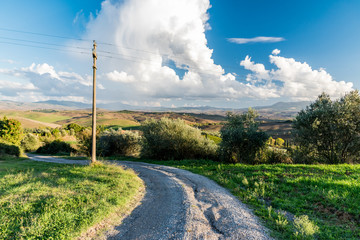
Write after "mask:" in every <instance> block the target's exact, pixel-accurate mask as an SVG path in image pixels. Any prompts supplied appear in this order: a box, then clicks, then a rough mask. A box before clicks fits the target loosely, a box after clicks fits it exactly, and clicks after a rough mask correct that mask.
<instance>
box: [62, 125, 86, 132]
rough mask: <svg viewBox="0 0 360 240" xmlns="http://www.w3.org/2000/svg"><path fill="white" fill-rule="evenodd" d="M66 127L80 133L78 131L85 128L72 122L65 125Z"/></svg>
mask: <svg viewBox="0 0 360 240" xmlns="http://www.w3.org/2000/svg"><path fill="white" fill-rule="evenodd" d="M65 129H67V130H71V129H73V130H74V132H75V133H78V132H80V131H82V130H84V129H85V128H84V127H83V126H80V125H79V124H76V123H70V124H68V125H67V126H66V127H65Z"/></svg>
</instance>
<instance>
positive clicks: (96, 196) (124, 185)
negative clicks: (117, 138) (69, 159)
mask: <svg viewBox="0 0 360 240" xmlns="http://www.w3.org/2000/svg"><path fill="white" fill-rule="evenodd" d="M142 186H143V183H142V181H141V180H140V179H139V178H138V177H137V176H136V175H135V174H134V172H132V171H129V170H123V169H122V168H120V167H118V166H114V165H106V164H103V165H94V166H73V165H61V164H53V163H44V162H34V161H30V160H27V159H26V158H13V157H1V159H0V239H72V238H74V237H76V236H79V234H80V233H81V232H84V231H86V230H87V229H88V228H89V227H91V226H93V225H94V224H97V223H99V222H101V221H102V220H104V218H106V217H108V216H109V215H111V213H113V212H115V211H116V212H118V211H120V212H121V211H126V210H127V208H128V205H129V203H130V201H131V200H132V199H134V197H136V196H137V195H138V190H139V188H141V187H142Z"/></svg>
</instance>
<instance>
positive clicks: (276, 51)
mask: <svg viewBox="0 0 360 240" xmlns="http://www.w3.org/2000/svg"><path fill="white" fill-rule="evenodd" d="M271 54H272V55H279V54H280V50H279V49H277V48H276V49H274V50H273V51H272V53H271Z"/></svg>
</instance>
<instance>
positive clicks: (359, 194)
mask: <svg viewBox="0 0 360 240" xmlns="http://www.w3.org/2000/svg"><path fill="white" fill-rule="evenodd" d="M120 160H127V161H129V160H132V161H142V162H148V163H154V164H161V165H167V166H172V167H177V168H181V169H185V170H189V171H191V172H193V173H196V174H200V175H204V176H206V177H208V178H210V179H212V180H214V181H215V182H217V183H219V184H220V185H221V186H223V187H225V188H227V189H229V190H230V191H231V193H232V194H233V195H234V196H236V197H238V198H239V199H240V200H241V201H242V202H244V203H246V204H248V205H249V206H250V207H251V208H252V209H253V210H254V213H255V214H256V215H257V216H258V217H260V218H261V219H262V220H263V221H264V223H265V225H266V226H267V227H269V228H270V229H271V230H272V235H273V236H274V237H275V238H277V239H329V240H330V239H333V240H337V239H354V240H355V239H359V238H360V207H359V206H360V165H348V164H341V165H323V164H319V165H303V164H260V165H248V164H240V163H236V164H225V163H219V162H215V161H211V160H197V161H194V160H181V161H156V160H146V159H141V160H139V159H133V158H132V159H131V158H130V159H129V158H122V159H120Z"/></svg>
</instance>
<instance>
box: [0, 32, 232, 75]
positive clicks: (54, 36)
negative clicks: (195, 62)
mask: <svg viewBox="0 0 360 240" xmlns="http://www.w3.org/2000/svg"><path fill="white" fill-rule="evenodd" d="M0 30H2V31H8V32H16V33H24V34H31V35H38V36H45V37H53V38H61V39H70V40H77V41H85V42H92V40H89V39H82V38H72V37H66V36H59V35H52V34H45V33H37V32H30V31H22V30H16V29H9V28H1V27H0ZM0 39H6V40H14V41H21V42H28V43H35V44H43V45H49V46H58V47H65V48H73V49H80V50H87V49H88V48H85V47H78V46H66V45H61V44H55V43H48V42H40V41H32V40H24V39H19V38H8V37H0ZM0 43H4V44H11V45H18V46H26V47H34V48H41V49H48V50H56V51H63V52H74V53H80V54H90V53H88V52H79V51H72V50H67V49H58V48H50V47H44V46H35V45H29V44H20V43H13V42H5V41H0ZM97 44H100V45H108V46H113V47H119V48H125V49H130V50H133V51H138V52H144V53H149V54H154V55H156V56H160V57H167V58H168V59H169V60H172V61H174V60H179V61H182V62H186V59H183V58H179V57H176V56H174V55H168V54H160V53H158V52H157V53H156V52H151V51H147V50H142V49H136V48H131V47H125V46H120V45H117V44H114V43H106V42H98V43H97ZM98 52H99V53H105V54H108V55H101V56H103V57H106V58H112V59H120V60H127V61H132V62H141V61H138V60H143V61H147V62H150V63H151V62H153V63H155V62H154V61H153V60H151V59H147V58H142V57H138V56H130V55H125V54H121V53H114V52H109V51H98ZM109 55H110V56H109ZM114 55H116V56H122V57H114ZM129 58H131V59H129ZM134 59H135V60H134ZM221 67H227V68H232V69H234V67H233V66H225V65H221ZM191 69H193V70H196V71H197V72H199V73H201V72H202V73H205V74H206V73H209V72H208V71H206V72H205V71H204V70H201V69H199V68H197V67H191V66H188V67H187V68H185V69H183V70H187V71H189V70H191ZM214 73H215V71H214Z"/></svg>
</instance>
